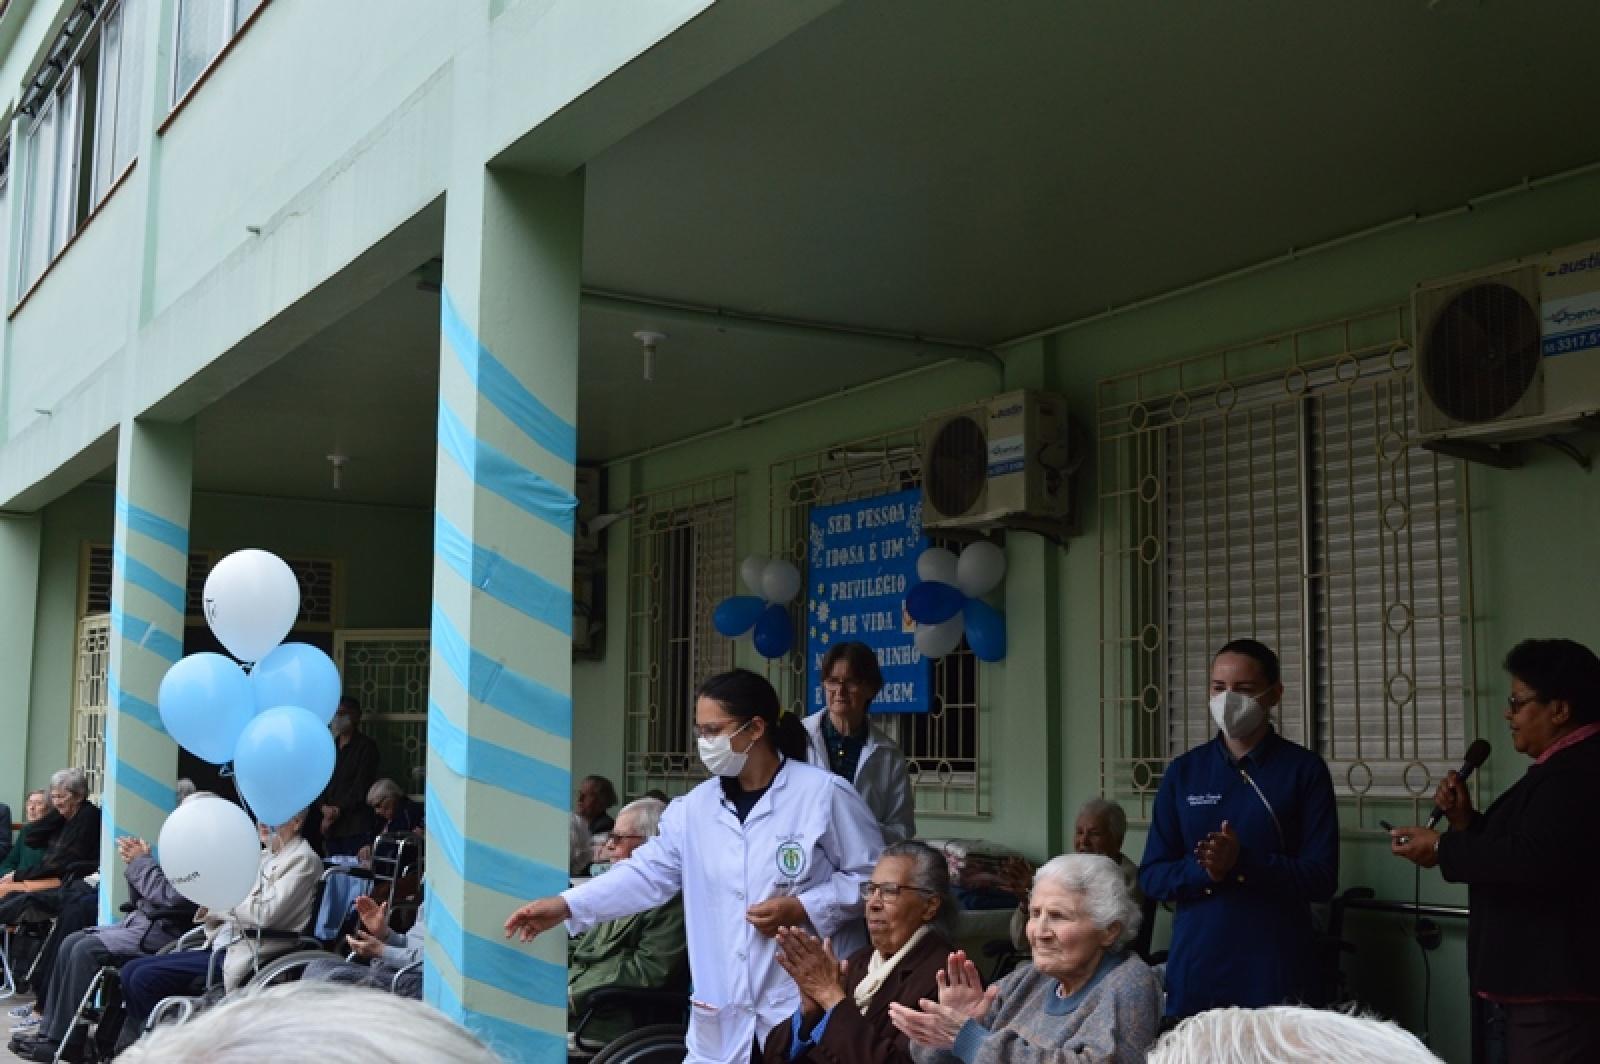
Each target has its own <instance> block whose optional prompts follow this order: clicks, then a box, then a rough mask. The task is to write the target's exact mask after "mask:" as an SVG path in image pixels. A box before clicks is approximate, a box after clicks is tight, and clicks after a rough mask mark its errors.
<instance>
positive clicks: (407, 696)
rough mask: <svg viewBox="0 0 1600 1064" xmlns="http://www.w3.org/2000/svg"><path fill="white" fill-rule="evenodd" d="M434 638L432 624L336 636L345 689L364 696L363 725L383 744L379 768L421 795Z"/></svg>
mask: <svg viewBox="0 0 1600 1064" xmlns="http://www.w3.org/2000/svg"><path fill="white" fill-rule="evenodd" d="M302 586H303V585H302ZM431 639H432V633H431V632H429V631H428V629H426V628H416V629H412V628H403V629H393V630H374V629H354V628H350V629H342V630H340V631H337V632H335V633H334V636H333V660H334V661H335V662H336V663H337V664H338V666H339V676H340V677H341V679H342V680H343V682H344V690H345V692H346V693H348V694H353V695H355V696H356V697H357V698H359V699H361V730H362V731H364V732H366V733H367V734H368V735H370V736H372V738H373V741H375V742H376V743H377V744H378V767H379V772H380V773H381V774H382V775H384V776H387V777H388V778H390V779H392V780H394V781H395V782H396V783H398V784H399V785H400V786H401V787H402V788H403V789H404V790H405V791H406V792H407V793H408V794H410V795H411V797H413V798H416V799H419V800H420V799H421V798H422V793H423V789H424V785H425V783H426V781H427V770H428V650H429V647H430V645H431V642H430V641H431Z"/></svg>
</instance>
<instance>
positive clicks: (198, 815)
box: [156, 550, 341, 908]
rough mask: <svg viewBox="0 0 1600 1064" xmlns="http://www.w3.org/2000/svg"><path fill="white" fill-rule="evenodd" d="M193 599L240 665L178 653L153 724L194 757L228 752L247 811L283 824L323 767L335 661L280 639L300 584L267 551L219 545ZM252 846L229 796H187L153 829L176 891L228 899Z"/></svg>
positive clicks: (255, 845) (335, 704)
mask: <svg viewBox="0 0 1600 1064" xmlns="http://www.w3.org/2000/svg"><path fill="white" fill-rule="evenodd" d="M204 597H205V614H206V622H207V623H208V624H209V625H210V626H211V631H212V633H213V634H214V635H216V637H217V640H218V641H219V642H220V643H221V644H222V645H223V647H225V648H226V649H227V650H228V652H229V653H230V654H233V655H234V657H236V658H238V659H239V661H243V662H247V663H251V668H250V670H249V672H246V671H245V669H244V668H243V667H242V666H240V665H239V663H238V662H236V661H234V660H233V659H232V658H229V657H226V656H224V655H222V654H211V653H201V654H190V655H189V656H188V657H186V658H183V659H182V660H180V661H179V662H177V663H176V664H175V665H173V666H172V667H171V668H170V669H168V670H167V674H166V675H165V676H164V677H162V680H161V688H160V691H159V693H158V695H157V699H156V704H157V708H158V709H159V710H160V712H161V723H162V725H163V726H164V727H165V728H166V730H167V733H168V734H169V735H171V736H172V737H173V738H174V739H175V740H177V742H178V745H180V746H182V747H183V748H184V749H185V750H188V751H189V752H190V753H191V754H194V755H195V756H196V757H198V758H200V759H201V760H202V761H209V762H210V763H212V764H214V765H222V764H226V763H227V762H230V761H231V762H232V763H233V775H234V778H235V780H236V781H237V783H238V786H239V793H240V795H241V796H242V797H243V798H244V800H245V802H246V803H247V804H248V806H249V807H250V810H251V811H252V812H254V813H255V816H256V819H258V820H260V821H261V822H262V823H265V824H273V825H277V824H282V823H284V822H285V821H288V820H290V819H291V818H293V817H294V815H295V814H296V813H299V812H301V811H302V810H304V809H305V808H306V807H307V806H308V805H310V804H311V802H312V800H313V799H315V798H316V797H317V795H319V794H321V793H322V789H323V788H324V787H325V786H327V783H328V780H329V779H330V778H332V776H333V764H334V759H335V756H336V752H335V750H334V746H333V736H332V735H331V734H329V732H328V722H329V721H330V720H331V719H332V718H333V714H334V711H335V710H336V709H338V708H339V696H340V687H341V685H340V680H339V670H338V668H337V667H336V666H335V665H334V664H333V661H332V660H331V659H329V657H328V655H326V654H324V653H323V652H322V651H321V650H318V649H317V648H316V647H313V646H309V645H307V644H305V643H284V642H283V637H284V636H286V635H288V634H289V629H290V628H291V627H293V626H294V620H295V617H296V616H297V615H298V614H299V612H300V582H299V581H298V580H296V579H295V575H294V571H293V570H291V569H290V568H289V566H288V565H286V564H285V563H284V561H283V559H281V558H279V557H277V556H276V555H274V554H269V553H267V552H266V551H263V550H242V551H237V552H235V553H233V554H230V555H228V556H227V557H226V558H223V559H222V560H221V561H220V562H218V563H217V564H216V567H215V568H213V569H212V570H211V573H210V575H209V576H207V577H206V584H205V593H204ZM191 807H192V808H191ZM260 845H261V844H260V840H259V839H258V838H257V835H256V829H255V825H254V824H252V823H251V821H250V818H249V817H248V816H246V815H245V814H244V813H243V812H242V811H240V810H239V808H238V807H237V806H235V805H233V804H232V803H230V802H228V801H225V800H223V799H217V798H209V799H206V800H204V801H201V802H198V803H195V802H188V803H185V804H184V805H183V806H182V807H181V808H179V809H178V810H176V811H175V812H173V813H172V815H171V816H169V817H168V818H167V822H166V824H165V825H164V826H163V827H162V829H161V848H160V854H161V867H162V870H163V871H165V872H166V874H167V878H168V879H169V880H171V881H172V883H173V885H174V886H175V887H176V888H177V889H178V891H179V893H181V894H183V896H184V897H186V898H188V899H189V900H191V901H193V902H195V903H197V904H200V905H208V906H211V907H213V908H228V907H229V906H232V905H236V904H238V903H239V902H241V901H243V900H244V898H245V895H246V894H248V893H249V890H250V886H251V884H252V883H253V882H254V881H255V877H256V864H257V860H256V855H257V853H259V851H260Z"/></svg>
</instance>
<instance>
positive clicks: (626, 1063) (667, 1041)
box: [590, 1023, 688, 1064]
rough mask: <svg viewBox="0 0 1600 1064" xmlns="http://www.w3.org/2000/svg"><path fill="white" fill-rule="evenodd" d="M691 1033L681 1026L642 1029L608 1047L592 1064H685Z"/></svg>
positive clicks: (670, 1025)
mask: <svg viewBox="0 0 1600 1064" xmlns="http://www.w3.org/2000/svg"><path fill="white" fill-rule="evenodd" d="M687 1034H688V1032H687V1031H686V1030H685V1029H684V1027H683V1026H682V1025H681V1024H676V1023H663V1024H657V1025H656V1026H654V1027H641V1028H639V1029H638V1030H636V1031H629V1032H628V1033H627V1034H625V1035H623V1036H622V1037H621V1038H618V1039H617V1040H616V1041H614V1042H611V1043H609V1044H608V1045H607V1046H606V1047H605V1048H604V1049H602V1050H600V1052H598V1053H596V1054H595V1055H594V1057H593V1058H592V1059H591V1060H590V1064H683V1057H684V1054H685V1053H686V1052H687V1047H686V1046H685V1045H684V1036H685V1035H687Z"/></svg>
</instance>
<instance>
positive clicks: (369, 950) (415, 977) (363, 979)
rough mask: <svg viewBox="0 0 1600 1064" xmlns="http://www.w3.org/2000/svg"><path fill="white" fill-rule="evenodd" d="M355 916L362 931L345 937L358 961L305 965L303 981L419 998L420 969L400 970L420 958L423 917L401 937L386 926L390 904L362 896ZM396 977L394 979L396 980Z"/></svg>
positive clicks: (424, 931)
mask: <svg viewBox="0 0 1600 1064" xmlns="http://www.w3.org/2000/svg"><path fill="white" fill-rule="evenodd" d="M356 915H357V916H359V917H361V928H360V929H359V930H357V931H356V933H355V934H353V935H347V936H345V941H346V942H347V943H348V944H349V946H350V950H351V953H352V954H353V955H354V956H356V957H360V958H361V960H359V961H357V960H348V961H341V960H337V959H335V958H332V957H329V958H328V959H327V960H321V961H312V962H311V963H310V964H308V965H306V970H305V974H303V975H302V976H301V977H300V978H301V979H303V980H306V981H316V980H321V981H323V982H329V983H344V984H347V985H351V986H370V987H376V988H378V989H380V990H389V989H393V990H394V992H395V993H396V994H399V995H400V996H401V997H409V998H417V999H419V1000H420V999H421V997H422V969H421V968H412V969H411V970H410V971H404V972H403V971H402V969H405V968H408V967H410V966H411V965H414V964H416V962H417V961H420V960H421V959H422V946H423V942H424V941H425V939H426V936H427V931H426V929H425V928H424V927H423V925H422V916H421V914H420V913H419V914H418V915H417V922H416V923H415V924H413V925H412V926H411V930H410V931H407V932H405V933H404V934H402V933H400V932H399V931H394V930H391V929H390V927H389V922H388V916H389V903H388V902H384V903H383V904H381V905H380V904H378V903H377V902H375V901H373V900H372V899H371V898H369V897H367V896H366V895H365V894H363V895H362V896H361V897H359V898H357V899H356ZM396 976H399V979H398V980H397V979H396V978H395V977H396Z"/></svg>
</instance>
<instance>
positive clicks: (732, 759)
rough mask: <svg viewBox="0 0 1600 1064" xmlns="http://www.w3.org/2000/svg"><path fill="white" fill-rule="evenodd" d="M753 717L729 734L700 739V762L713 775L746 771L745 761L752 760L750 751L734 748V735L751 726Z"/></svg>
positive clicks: (733, 774)
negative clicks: (741, 751)
mask: <svg viewBox="0 0 1600 1064" xmlns="http://www.w3.org/2000/svg"><path fill="white" fill-rule="evenodd" d="M753 720H755V718H754V717H751V718H750V720H747V721H745V722H744V723H743V724H741V725H739V726H738V727H737V728H735V729H734V730H733V731H731V732H729V733H728V734H727V735H719V736H717V737H716V738H715V739H705V738H702V739H701V740H700V741H699V747H700V763H701V764H703V765H705V767H706V771H707V772H709V773H711V774H712V775H713V776H737V775H738V774H739V773H741V772H743V771H744V763H745V762H746V761H748V760H750V751H748V750H746V751H745V752H744V753H742V754H741V753H739V752H738V751H736V750H735V749H734V748H733V737H734V736H735V735H738V734H739V733H740V732H742V731H744V730H745V729H746V728H748V727H750V721H753Z"/></svg>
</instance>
